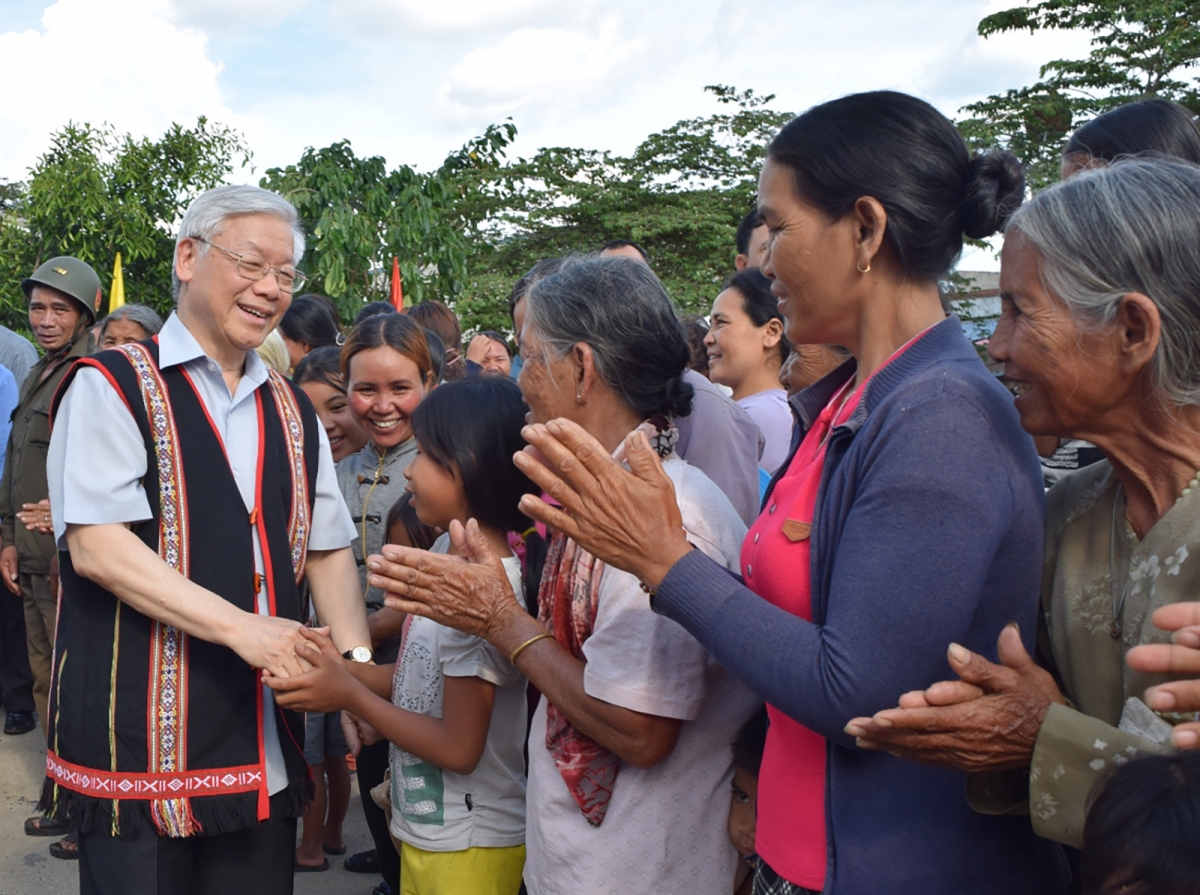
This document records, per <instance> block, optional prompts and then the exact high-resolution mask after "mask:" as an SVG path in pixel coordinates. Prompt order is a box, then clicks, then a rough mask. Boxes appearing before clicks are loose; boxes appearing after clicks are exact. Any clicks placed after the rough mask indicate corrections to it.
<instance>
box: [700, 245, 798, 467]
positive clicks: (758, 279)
mask: <svg viewBox="0 0 1200 895" xmlns="http://www.w3.org/2000/svg"><path fill="white" fill-rule="evenodd" d="M710 320H711V322H710V324H709V330H708V335H706V336H705V337H704V345H705V347H706V348H707V349H708V378H709V379H711V380H712V381H713V382H716V383H719V384H720V385H725V386H728V387H729V388H731V389H733V400H735V401H737V403H738V404H739V405H741V406H742V407H743V408H744V409H745V410H746V412H747V413H749V414H750V416H751V418H752V419H753V420H754V422H755V423H756V424H757V425H758V429H759V431H760V432H762V436H763V439H764V441H765V444H764V445H763V452H762V457H761V458H760V460H759V466H761V467H762V468H763V469H765V470H766V471H767V472H769V473H771V474H774V472H775V470H776V469H778V468H779V464H781V463H782V462H783V461H784V460H785V459H787V455H788V447H789V445H790V443H791V439H792V411H791V410H789V409H788V403H787V392H785V391H784V390H783V388H782V387H781V386H780V384H779V370H780V368H781V367H782V366H783V362H784V361H785V360H787V357H788V355H789V354H791V351H792V346H791V344H790V343H789V342H788V340H787V336H785V335H784V334H783V328H784V320H783V315H782V314H780V313H779V307H778V303H777V302H776V300H775V296H774V295H772V294H771V281H770V280H768V279H767V278H766V277H765V276H763V275H762V273H761V272H760V271H759V270H758V268H756V267H752V268H748V269H746V270H743V271H742V272H741V273H738V274H735V275H734V276H733V277H731V278H730V279H729V280H728V281H727V282H726V283H725V285H724V286H723V287H722V289H721V294H720V295H718V296H717V300H716V301H714V302H713V306H712V316H711V318H710Z"/></svg>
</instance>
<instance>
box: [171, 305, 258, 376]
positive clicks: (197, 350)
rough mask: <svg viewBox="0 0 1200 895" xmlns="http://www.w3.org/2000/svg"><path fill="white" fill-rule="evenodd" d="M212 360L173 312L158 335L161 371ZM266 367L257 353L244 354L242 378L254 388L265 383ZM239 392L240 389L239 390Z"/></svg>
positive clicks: (248, 352)
mask: <svg viewBox="0 0 1200 895" xmlns="http://www.w3.org/2000/svg"><path fill="white" fill-rule="evenodd" d="M200 359H203V360H213V361H214V363H215V359H214V358H210V357H209V356H208V355H207V354H205V353H204V349H203V348H201V347H200V343H199V342H197V341H196V337H195V336H193V335H192V334H191V331H189V330H188V328H187V327H186V326H185V325H184V323H183V321H182V320H180V319H179V315H178V314H177V313H175V312H174V311H172V312H171V316H170V317H168V318H167V322H166V323H165V324H163V328H162V330H161V331H160V332H159V334H158V365H159V367H160V368H161V369H164V370H165V369H166V368H167V367H174V366H178V365H180V364H186V363H188V362H189V361H194V360H200ZM267 375H268V374H267V365H266V363H265V362H264V361H263V359H262V358H260V357H259V356H258V352H257V351H247V352H246V368H245V369H244V370H243V371H242V376H243V378H245V379H246V380H247V381H249V382H250V383H251V384H253V385H254V386H255V387H256V388H257V387H258V386H260V385H262V384H263V383H264V382H266V381H267ZM239 390H240V389H239Z"/></svg>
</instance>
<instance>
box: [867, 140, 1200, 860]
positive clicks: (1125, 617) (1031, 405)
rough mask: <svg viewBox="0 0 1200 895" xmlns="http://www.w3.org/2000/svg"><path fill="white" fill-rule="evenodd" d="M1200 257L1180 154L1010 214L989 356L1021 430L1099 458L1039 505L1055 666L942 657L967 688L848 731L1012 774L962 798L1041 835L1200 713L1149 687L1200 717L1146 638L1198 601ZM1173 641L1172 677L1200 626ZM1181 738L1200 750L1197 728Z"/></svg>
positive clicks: (1189, 177)
mask: <svg viewBox="0 0 1200 895" xmlns="http://www.w3.org/2000/svg"><path fill="white" fill-rule="evenodd" d="M1197 246H1200V167H1196V166H1194V165H1190V164H1187V163H1184V162H1179V161H1175V160H1168V159H1155V160H1130V161H1124V162H1118V163H1117V164H1114V165H1112V166H1111V167H1108V168H1103V169H1099V170H1094V171H1089V172H1086V173H1082V174H1078V175H1076V176H1075V177H1073V178H1072V179H1071V180H1069V181H1066V182H1064V183H1062V184H1059V185H1058V186H1056V187H1053V188H1052V189H1050V190H1047V191H1046V192H1045V193H1042V194H1041V195H1039V196H1038V197H1037V198H1036V199H1034V200H1033V202H1032V203H1030V204H1028V205H1026V206H1025V207H1024V208H1022V209H1021V210H1020V211H1018V212H1017V214H1016V215H1015V216H1014V217H1013V219H1012V221H1011V223H1010V224H1009V227H1008V231H1007V238H1006V240H1005V245H1004V253H1003V258H1002V266H1001V274H1000V288H1001V299H1002V302H1003V313H1002V316H1001V319H1000V322H999V325H998V326H997V328H996V334H995V336H993V338H992V340H991V342H990V343H989V346H988V349H989V351H990V352H991V353H992V355H993V356H994V357H995V359H996V360H998V361H1001V362H1003V363H1004V368H1005V373H1006V374H1007V375H1008V377H1009V378H1010V379H1011V380H1013V382H1014V383H1016V386H1017V387H1016V391H1017V398H1016V407H1017V410H1018V411H1019V412H1020V414H1021V423H1022V425H1023V426H1024V427H1025V428H1026V429H1027V430H1028V431H1029V432H1031V433H1033V434H1034V435H1059V436H1069V437H1072V438H1084V439H1087V440H1088V441H1090V442H1092V443H1094V444H1095V445H1097V446H1098V447H1100V448H1101V449H1102V450H1103V452H1104V454H1105V456H1106V457H1107V462H1101V463H1097V464H1095V465H1093V466H1090V467H1088V468H1086V469H1083V470H1080V471H1079V472H1077V473H1074V474H1073V475H1071V476H1069V477H1067V478H1066V479H1064V480H1063V481H1062V482H1060V483H1059V484H1058V485H1056V486H1055V487H1054V489H1052V490H1051V492H1050V494H1049V497H1048V499H1047V535H1046V544H1047V549H1046V558H1045V567H1044V575H1043V584H1042V608H1043V620H1044V626H1043V628H1044V629H1043V631H1041V632H1040V633H1041V637H1040V638H1039V640H1040V646H1041V647H1042V649H1041V650H1040V655H1039V658H1040V659H1041V660H1042V661H1043V663H1044V664H1046V665H1048V666H1049V667H1050V668H1051V669H1052V670H1053V671H1054V673H1055V675H1054V677H1052V676H1051V675H1050V674H1049V673H1048V672H1047V671H1045V670H1042V669H1041V668H1039V667H1038V666H1037V665H1035V664H1034V663H1033V661H1032V660H1031V659H1030V658H1029V656H1028V655H1027V654H1025V652H1024V650H1023V649H1022V648H1021V646H1020V642H1019V638H1018V637H1017V636H1016V635H1015V632H1006V633H1005V634H1003V635H1002V636H1001V642H1000V658H1001V659H1002V660H1003V663H1004V664H1003V665H994V664H992V663H990V662H987V661H986V660H984V659H983V658H982V657H980V656H977V655H974V654H972V653H969V652H968V651H966V650H963V649H962V648H961V647H958V646H952V647H951V648H950V655H951V664H952V665H953V667H954V669H955V671H956V672H957V673H958V674H959V676H960V678H961V679H962V680H960V681H955V682H944V683H941V684H937V685H935V686H934V687H932V688H930V689H928V690H926V691H924V692H915V693H909V694H906V695H905V696H904V697H903V698H902V699H901V701H900V705H901V708H899V709H891V710H887V711H883V712H880V713H879V714H877V715H875V716H874V718H873V719H867V718H860V719H855V721H854V722H852V724H851V726H850V728H849V729H850V730H851V732H853V733H855V734H856V735H857V736H859V737H860V740H859V742H860V744H861V745H863V746H866V747H869V748H875V749H886V750H888V751H891V752H894V753H896V754H899V755H903V756H906V757H909V758H912V759H915V760H917V761H922V762H926V763H933V764H941V765H949V766H952V767H958V768H962V769H965V770H972V771H989V770H991V771H995V770H1005V769H1008V770H1015V772H1016V773H1015V774H1012V773H1010V774H1007V775H999V774H994V773H990V774H979V775H977V776H976V777H975V778H974V779H973V781H972V801H973V803H974V804H975V805H976V806H977V807H978V808H980V809H981V810H986V811H1011V810H1019V809H1020V807H1021V806H1022V805H1023V803H1025V802H1026V801H1028V808H1029V811H1030V813H1031V814H1032V817H1033V823H1034V828H1035V829H1036V830H1037V831H1038V832H1040V833H1041V834H1042V835H1044V836H1047V837H1050V838H1054V839H1058V840H1059V841H1062V842H1066V843H1070V844H1079V842H1080V839H1081V835H1082V830H1083V820H1084V814H1085V809H1086V804H1087V797H1088V793H1089V792H1090V790H1091V788H1092V786H1093V784H1094V782H1095V781H1096V779H1097V777H1098V776H1099V775H1100V774H1102V773H1104V772H1105V771H1106V770H1107V769H1110V768H1112V767H1113V766H1114V765H1115V764H1119V763H1122V762H1124V761H1126V760H1127V759H1128V758H1129V757H1130V756H1131V755H1133V754H1135V753H1137V752H1138V751H1142V750H1153V749H1161V748H1164V747H1165V744H1166V743H1167V741H1168V740H1170V739H1171V737H1172V729H1171V725H1172V724H1180V723H1185V724H1186V723H1187V722H1189V721H1191V722H1194V721H1195V716H1194V715H1187V716H1185V715H1171V714H1167V715H1164V716H1162V717H1159V716H1156V715H1155V714H1154V713H1153V712H1151V711H1150V709H1149V708H1147V706H1146V705H1145V704H1143V703H1142V702H1141V697H1142V696H1143V694H1144V693H1145V691H1146V689H1147V687H1148V686H1150V685H1152V684H1154V685H1158V686H1157V687H1156V688H1155V691H1156V692H1155V693H1153V694H1152V695H1151V696H1150V697H1149V698H1148V702H1149V703H1150V706H1151V707H1154V708H1172V707H1175V708H1182V709H1186V708H1189V707H1190V708H1195V707H1196V705H1194V704H1190V703H1189V702H1188V701H1187V700H1180V701H1178V702H1177V701H1175V700H1172V699H1166V698H1165V697H1164V692H1165V691H1164V690H1163V687H1162V684H1163V682H1164V681H1166V680H1167V678H1165V677H1164V676H1163V675H1162V674H1156V673H1154V672H1166V671H1168V670H1170V669H1171V668H1172V665H1171V664H1170V662H1169V657H1170V655H1171V652H1172V650H1171V649H1164V648H1163V647H1161V646H1155V647H1146V646H1141V647H1139V646H1138V645H1139V644H1155V643H1158V644H1164V643H1167V642H1168V640H1169V637H1170V635H1169V633H1167V632H1166V631H1164V630H1162V629H1161V628H1170V629H1173V630H1174V629H1182V628H1185V627H1186V626H1188V625H1195V624H1196V623H1197V621H1200V612H1198V611H1197V607H1195V606H1190V607H1187V606H1178V607H1176V606H1173V605H1171V604H1177V603H1180V602H1181V601H1185V600H1194V599H1195V598H1196V595H1197V593H1200V494H1197V493H1195V492H1196V491H1200V253H1197V250H1196V247H1197ZM1189 637H1190V639H1189ZM1180 643H1181V644H1183V645H1181V646H1177V647H1174V648H1173V650H1175V651H1176V653H1177V654H1178V657H1179V659H1178V664H1176V665H1175V666H1173V667H1174V668H1175V669H1176V670H1178V671H1187V670H1189V669H1190V670H1191V671H1192V672H1193V673H1194V672H1195V671H1197V670H1200V664H1198V663H1195V661H1194V659H1193V660H1192V661H1191V662H1190V664H1189V661H1188V658H1187V657H1188V654H1189V653H1192V654H1193V655H1194V652H1195V651H1194V650H1188V649H1187V647H1194V646H1195V645H1196V643H1197V641H1196V637H1195V633H1194V632H1192V633H1191V634H1190V635H1188V634H1184V635H1182V636H1181V640H1180ZM1127 653H1128V654H1129V659H1130V661H1129V662H1128V664H1127V663H1126V662H1125V659H1126V655H1127ZM1135 667H1136V669H1137V670H1135ZM1177 692H1178V693H1179V694H1180V696H1183V695H1184V693H1185V690H1184V689H1180V690H1178V691H1177ZM1068 699H1069V700H1070V702H1069V703H1068V702H1067V700H1068ZM1160 700H1161V701H1160ZM1174 736H1175V741H1176V745H1186V746H1192V745H1195V744H1196V737H1195V726H1194V725H1189V726H1188V727H1186V728H1184V727H1181V728H1179V729H1178V730H1176V731H1175V733H1174Z"/></svg>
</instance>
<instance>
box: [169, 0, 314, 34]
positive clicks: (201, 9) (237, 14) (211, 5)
mask: <svg viewBox="0 0 1200 895" xmlns="http://www.w3.org/2000/svg"><path fill="white" fill-rule="evenodd" d="M312 5H313V0H204V2H202V3H197V2H194V0H171V7H172V8H171V14H172V18H173V19H174V20H175V21H177V22H179V23H180V24H181V25H186V26H191V27H195V28H200V29H202V30H204V31H206V32H209V33H231V34H237V33H244V32H246V31H248V30H258V29H271V28H277V27H278V26H280V25H282V24H283V23H284V22H286V21H287V20H288V19H290V18H292V17H293V16H294V15H296V14H297V13H299V12H302V11H305V10H307V9H309V8H310V7H311V6H312Z"/></svg>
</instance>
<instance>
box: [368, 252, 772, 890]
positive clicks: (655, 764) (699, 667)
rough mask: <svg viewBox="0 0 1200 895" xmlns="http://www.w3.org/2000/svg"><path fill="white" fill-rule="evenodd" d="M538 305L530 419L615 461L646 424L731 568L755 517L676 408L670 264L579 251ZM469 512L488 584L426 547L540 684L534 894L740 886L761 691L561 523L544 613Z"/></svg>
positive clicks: (683, 356)
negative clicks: (714, 476)
mask: <svg viewBox="0 0 1200 895" xmlns="http://www.w3.org/2000/svg"><path fill="white" fill-rule="evenodd" d="M526 304H527V306H528V307H527V312H526V316H525V320H524V325H523V327H522V329H521V333H520V344H521V355H522V357H523V358H524V361H525V365H524V367H523V368H522V370H521V375H520V378H519V379H518V383H519V384H520V386H521V391H522V393H523V394H524V396H525V400H526V402H527V403H528V404H529V409H530V417H531V418H532V420H533V421H534V422H535V423H543V422H547V421H549V420H552V419H557V418H567V419H570V420H572V421H574V422H576V423H578V424H579V425H580V426H582V427H583V428H584V429H585V430H586V431H588V432H589V433H591V434H592V435H593V436H594V437H595V438H596V439H597V441H598V442H599V443H600V444H601V445H603V448H604V450H605V451H608V452H611V453H612V454H613V456H614V457H615V458H617V459H618V460H622V459H623V453H622V448H621V446H622V445H623V444H624V442H625V439H626V437H627V436H628V435H629V434H630V432H631V431H634V430H640V431H642V432H644V433H646V435H647V437H648V438H649V439H650V441H651V442H652V443H653V445H654V446H655V449H656V450H657V451H658V454H659V456H660V457H662V458H663V467H664V468H665V469H666V471H667V474H668V475H669V476H670V477H671V480H672V482H673V483H674V487H675V495H676V499H677V504H678V514H679V518H680V520H681V525H682V526H683V528H684V530H685V531H686V532H687V535H688V538H689V539H690V541H691V543H692V544H693V545H694V546H695V547H696V548H697V549H698V550H701V551H703V552H704V553H706V554H708V555H709V556H711V557H712V558H713V559H715V560H716V561H717V562H719V563H720V564H721V565H722V566H725V567H727V568H728V567H732V566H734V564H735V563H736V562H737V556H738V550H739V548H740V545H741V541H742V538H743V536H744V534H745V531H746V528H745V526H744V525H743V523H742V521H741V518H740V517H739V516H738V514H737V511H736V510H734V508H733V506H732V504H730V502H729V500H728V499H727V498H726V497H725V495H724V494H722V493H721V491H720V490H719V489H718V488H717V487H716V485H714V484H713V483H712V482H711V481H710V480H709V479H708V478H707V477H706V476H705V475H704V474H703V473H702V472H700V471H699V470H698V469H696V468H694V467H691V466H689V465H688V464H687V463H685V462H684V461H682V460H680V459H679V458H678V456H677V455H676V454H675V452H674V444H675V440H676V438H677V435H678V432H677V430H676V429H675V428H674V427H673V426H672V425H671V423H670V422H669V421H668V417H672V416H686V415H687V414H688V413H689V412H690V410H691V402H692V389H691V386H690V385H688V384H686V383H685V382H684V381H683V373H684V370H685V369H686V367H687V363H688V360H689V358H690V352H689V349H688V344H687V339H686V337H685V336H684V332H683V328H682V326H681V325H680V324H679V322H678V321H677V320H676V318H675V313H674V310H673V309H672V307H671V302H670V300H669V299H668V298H667V295H666V293H665V292H664V291H663V288H662V285H661V284H660V283H659V281H658V278H657V277H655V275H654V273H653V272H652V271H651V270H650V269H649V268H648V267H646V266H645V265H644V264H640V263H637V262H635V261H630V260H627V259H624V258H585V259H573V260H567V261H565V262H564V263H563V265H562V267H561V269H559V270H558V271H557V272H556V273H554V274H552V275H550V276H547V277H546V278H545V279H542V280H540V281H539V282H537V283H536V284H535V285H534V286H533V287H532V289H531V290H530V292H529V295H528V299H527V302H526ZM456 526H457V523H455V524H454V526H452V528H451V538H452V540H453V541H454V542H455V544H456V547H457V549H456V550H455V551H454V552H455V553H458V554H465V555H472V556H473V557H474V558H475V559H476V560H478V561H482V562H484V563H486V564H488V567H490V569H491V571H492V573H493V575H492V577H491V579H490V580H489V585H490V586H489V587H487V588H486V592H481V591H480V589H479V588H478V586H477V584H478V579H477V578H472V577H471V576H470V575H464V574H463V573H464V571H466V570H468V569H478V568H479V566H478V565H477V564H472V565H470V566H468V565H467V564H466V563H464V562H463V561H462V559H461V557H454V556H441V555H435V554H422V556H421V562H422V566H423V568H424V569H425V570H426V571H427V572H428V573H429V574H430V575H431V576H433V577H432V578H431V579H430V583H431V584H432V581H433V579H436V582H437V583H436V591H433V590H431V591H430V593H429V594H428V596H429V599H430V600H431V601H432V604H431V605H430V607H429V608H430V609H431V610H432V612H431V614H432V616H433V617H434V618H436V620H437V621H439V622H442V623H443V624H447V625H450V626H452V627H455V628H458V629H460V630H462V631H466V632H468V633H472V634H477V635H480V636H483V637H486V638H487V639H488V640H490V641H491V642H492V643H493V644H495V645H496V646H497V647H498V648H499V649H500V650H501V651H502V652H503V654H504V655H507V656H509V657H510V658H511V661H512V662H513V663H514V664H515V665H517V667H518V668H519V669H520V671H521V672H522V673H523V674H524V675H525V676H526V677H528V678H529V680H530V681H531V682H532V683H533V684H534V685H535V686H536V687H537V688H538V689H539V690H540V691H541V693H542V699H541V702H540V704H539V705H538V708H537V712H536V714H535V716H534V719H533V722H532V732H531V734H530V741H529V788H528V795H527V807H526V818H527V820H526V849H527V858H526V865H525V882H526V885H527V886H528V889H529V891H530V892H531V893H534V895H541V893H558V892H601V891H603V892H680V893H682V892H687V893H697V895H698V893H711V895H725V893H727V892H728V891H729V889H730V887H731V886H732V883H733V878H734V872H735V868H736V866H737V854H736V852H735V851H734V849H733V846H732V845H731V843H730V842H729V837H728V835H727V834H726V829H725V827H726V821H725V818H726V814H727V809H728V803H729V779H730V772H731V766H730V765H731V755H730V750H729V744H730V743H731V742H732V741H733V738H734V735H735V734H736V732H737V730H738V728H739V726H740V725H741V724H742V723H743V722H744V721H745V720H746V718H747V717H748V716H749V715H750V714H751V712H752V711H753V709H754V708H755V705H756V700H755V699H754V697H753V696H752V695H751V694H750V692H749V691H748V690H746V689H745V688H743V687H742V686H741V685H740V684H738V683H737V682H735V681H734V680H733V679H732V678H731V677H730V676H729V675H728V674H727V673H726V672H725V671H724V670H723V669H722V668H721V667H720V666H719V665H717V664H716V663H715V662H714V661H713V660H712V659H711V658H709V657H708V656H707V654H706V653H705V651H704V649H703V647H701V646H700V644H699V643H698V642H697V641H696V640H695V639H694V638H692V637H691V636H690V635H689V634H688V633H687V632H685V631H684V630H683V628H681V627H679V626H678V625H676V624H675V623H674V622H672V621H669V620H667V619H665V618H663V617H662V616H659V615H656V614H655V613H654V612H652V611H651V609H650V607H649V605H648V603H647V601H646V595H645V593H644V592H643V590H642V589H641V587H640V585H639V582H638V579H637V578H636V577H634V576H633V575H631V574H629V573H628V572H624V571H621V570H620V569H617V568H615V567H613V566H610V565H608V564H606V563H603V562H601V561H599V560H598V559H596V557H594V556H593V555H591V554H590V553H588V552H587V551H585V550H583V549H582V548H581V547H580V546H579V545H578V544H577V543H576V542H575V541H573V540H571V539H570V538H568V537H567V536H565V535H563V534H562V533H560V532H551V534H550V537H549V545H548V550H547V556H546V563H545V571H544V574H543V577H542V583H541V588H540V590H539V593H538V616H537V618H536V619H535V618H533V617H531V616H530V615H529V614H528V613H527V612H526V611H525V608H524V607H523V606H522V605H521V604H519V603H518V602H517V600H516V598H515V597H514V595H513V592H512V589H511V587H509V586H508V585H507V584H503V582H504V580H505V579H504V571H503V568H502V567H501V565H500V562H499V561H498V560H495V558H494V557H491V556H490V555H489V554H488V551H487V548H486V543H485V542H483V541H482V540H480V537H479V531H478V528H477V527H476V526H475V524H474V522H471V523H470V524H469V525H468V527H467V529H466V531H465V532H464V531H463V529H462V528H461V527H456ZM389 549H390V548H389ZM373 569H374V570H375V571H378V564H374V565H373ZM372 583H373V584H376V585H384V584H385V581H384V580H383V579H382V578H381V577H380V576H379V575H378V574H373V576H372ZM391 599H392V598H390V597H389V601H390V600H391Z"/></svg>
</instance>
